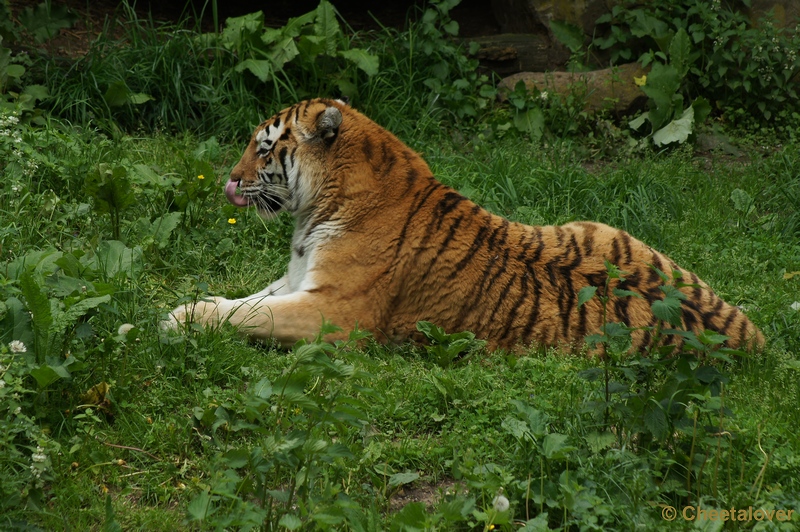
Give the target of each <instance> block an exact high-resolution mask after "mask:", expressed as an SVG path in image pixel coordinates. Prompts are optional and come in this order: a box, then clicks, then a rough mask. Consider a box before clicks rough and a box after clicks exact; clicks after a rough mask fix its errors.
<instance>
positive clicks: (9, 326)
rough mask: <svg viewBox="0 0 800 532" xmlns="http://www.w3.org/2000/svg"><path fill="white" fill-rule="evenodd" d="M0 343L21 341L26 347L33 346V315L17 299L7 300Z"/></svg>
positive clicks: (1, 322)
mask: <svg viewBox="0 0 800 532" xmlns="http://www.w3.org/2000/svg"><path fill="white" fill-rule="evenodd" d="M0 331H1V332H0V341H2V342H3V343H8V342H10V341H11V340H19V341H20V342H22V343H23V344H25V345H26V346H33V330H32V329H31V315H30V314H29V313H28V311H27V309H26V308H25V306H24V305H23V304H22V302H21V301H20V300H19V299H17V298H16V297H9V298H8V299H6V300H5V315H4V316H3V318H2V320H0Z"/></svg>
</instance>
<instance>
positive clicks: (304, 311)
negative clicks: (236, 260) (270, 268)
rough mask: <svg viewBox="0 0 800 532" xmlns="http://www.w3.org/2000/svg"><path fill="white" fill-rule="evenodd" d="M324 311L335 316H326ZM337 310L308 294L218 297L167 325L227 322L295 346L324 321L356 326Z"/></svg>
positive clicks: (185, 309)
mask: <svg viewBox="0 0 800 532" xmlns="http://www.w3.org/2000/svg"><path fill="white" fill-rule="evenodd" d="M268 288H269V287H268ZM265 291H266V290H265ZM324 309H327V310H328V311H331V313H330V314H326V312H325V310H324ZM334 310H335V305H331V304H330V302H327V301H320V299H319V297H318V296H315V295H314V294H310V293H308V292H295V293H291V294H285V295H277V296H268V295H265V296H261V295H258V294H256V295H253V296H249V297H247V298H243V299H225V298H222V297H214V298H209V299H207V300H205V301H198V302H196V303H194V304H188V305H182V306H180V307H178V308H176V309H175V310H173V311H172V312H171V313H170V317H169V321H168V323H166V324H165V325H166V328H169V329H173V330H175V329H178V328H179V327H180V325H181V324H186V323H192V322H194V323H200V324H202V325H206V326H216V325H219V324H220V323H224V322H227V323H230V324H231V325H233V326H234V327H235V328H236V329H238V330H239V332H240V333H242V334H244V335H247V336H249V337H252V338H258V339H264V340H266V339H268V338H274V339H275V340H276V341H277V342H278V343H280V344H281V345H282V346H283V347H291V346H292V345H294V344H295V342H297V341H298V340H300V339H303V338H305V339H307V340H311V339H313V338H315V337H316V336H317V334H318V333H319V330H320V327H321V326H322V323H323V320H324V319H328V320H330V321H331V322H333V323H335V324H340V325H343V326H348V325H349V326H352V325H353V324H352V323H347V321H345V320H346V319H347V318H346V317H345V316H341V315H337V314H336V313H335V311H334ZM344 338H346V334H345V333H338V334H332V335H328V336H326V339H327V340H337V339H344Z"/></svg>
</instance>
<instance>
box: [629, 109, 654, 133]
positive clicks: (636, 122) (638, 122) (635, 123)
mask: <svg viewBox="0 0 800 532" xmlns="http://www.w3.org/2000/svg"><path fill="white" fill-rule="evenodd" d="M649 119H650V114H649V113H647V112H644V113H642V114H640V115H639V116H637V117H636V118H634V119H633V120H631V121H630V122H628V125H629V126H630V127H631V129H633V130H634V131H637V130H638V129H639V128H640V127H642V124H644V122H645V120H649Z"/></svg>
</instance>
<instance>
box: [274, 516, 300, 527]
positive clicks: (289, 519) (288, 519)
mask: <svg viewBox="0 0 800 532" xmlns="http://www.w3.org/2000/svg"><path fill="white" fill-rule="evenodd" d="M278 526H282V527H284V528H286V529H287V530H297V529H298V528H300V527H301V526H303V521H302V520H301V519H300V518H299V517H297V516H296V515H293V514H284V515H283V516H282V517H281V519H280V521H278Z"/></svg>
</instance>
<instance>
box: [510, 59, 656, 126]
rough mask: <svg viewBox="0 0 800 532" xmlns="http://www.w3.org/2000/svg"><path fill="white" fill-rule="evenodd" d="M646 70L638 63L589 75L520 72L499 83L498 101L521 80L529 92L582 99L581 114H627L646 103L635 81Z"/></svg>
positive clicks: (579, 73)
mask: <svg viewBox="0 0 800 532" xmlns="http://www.w3.org/2000/svg"><path fill="white" fill-rule="evenodd" d="M646 75H647V69H644V68H642V65H640V64H639V63H629V64H627V65H620V66H616V67H612V68H605V69H603V70H594V71H592V72H519V73H517V74H512V75H511V76H508V77H506V78H504V79H503V80H502V81H500V83H499V85H498V88H499V89H500V91H499V94H500V96H499V97H500V99H501V100H505V99H507V94H508V92H509V91H513V90H514V88H515V87H516V86H517V83H519V82H520V81H522V82H523V83H525V88H526V89H528V90H537V91H539V92H544V91H546V92H547V93H548V94H557V95H560V96H562V97H566V96H568V95H569V94H579V95H583V96H584V111H587V112H589V113H596V112H598V111H602V110H609V111H611V112H614V113H618V114H628V113H630V112H632V111H634V110H636V109H638V108H641V107H643V106H644V104H645V103H646V101H647V97H646V96H645V94H644V92H642V89H641V88H640V87H639V86H638V85H637V84H636V82H635V81H634V78H638V79H639V80H640V82H641V81H643V80H642V79H641V78H642V76H646Z"/></svg>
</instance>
